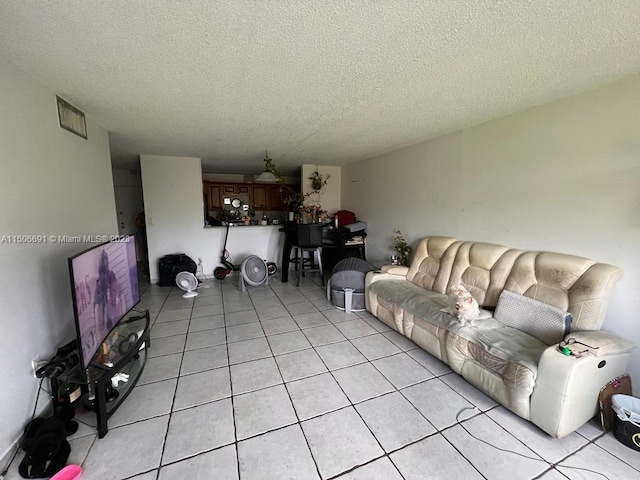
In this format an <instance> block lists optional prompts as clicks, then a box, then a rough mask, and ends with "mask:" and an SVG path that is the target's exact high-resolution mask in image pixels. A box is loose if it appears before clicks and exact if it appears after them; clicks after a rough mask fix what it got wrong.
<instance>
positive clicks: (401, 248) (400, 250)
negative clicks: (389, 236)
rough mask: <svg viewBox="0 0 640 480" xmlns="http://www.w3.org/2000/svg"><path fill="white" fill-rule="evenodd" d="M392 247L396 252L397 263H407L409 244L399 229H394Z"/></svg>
mask: <svg viewBox="0 0 640 480" xmlns="http://www.w3.org/2000/svg"><path fill="white" fill-rule="evenodd" d="M393 249H394V250H395V251H396V253H397V254H398V264H399V265H407V263H408V261H409V254H410V253H411V246H410V245H409V244H408V243H407V242H406V240H405V239H404V237H403V236H402V233H400V230H396V235H395V237H393Z"/></svg>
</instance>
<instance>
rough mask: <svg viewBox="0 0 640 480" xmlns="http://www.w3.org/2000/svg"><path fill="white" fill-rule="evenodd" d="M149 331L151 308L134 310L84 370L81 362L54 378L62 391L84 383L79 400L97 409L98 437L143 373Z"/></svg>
mask: <svg viewBox="0 0 640 480" xmlns="http://www.w3.org/2000/svg"><path fill="white" fill-rule="evenodd" d="M149 331H150V321H149V311H148V310H145V311H144V312H142V313H140V312H132V313H131V314H130V315H129V316H128V317H126V318H125V319H123V320H122V321H120V323H118V325H116V326H115V327H114V329H113V330H112V331H111V333H110V334H109V336H108V337H107V339H106V340H105V341H104V342H103V344H102V346H101V347H100V348H99V349H98V352H97V353H96V354H95V355H94V357H93V358H92V360H91V362H90V363H89V366H88V367H87V369H86V370H85V371H84V372H83V371H82V368H81V367H80V366H79V365H78V366H77V367H76V368H74V369H72V370H70V371H69V372H65V374H63V375H61V376H60V377H59V378H56V379H52V382H53V381H54V380H55V381H56V382H57V385H56V387H57V389H58V391H65V390H67V391H68V390H72V389H73V388H75V387H81V389H82V391H83V392H85V394H84V395H83V396H82V398H81V399H78V400H77V403H79V404H81V405H84V408H85V410H93V411H94V412H95V414H96V420H97V429H98V438H102V437H104V436H105V435H106V434H107V432H108V431H109V428H108V424H107V421H108V419H109V418H110V417H111V415H113V414H114V413H115V411H116V410H117V408H118V407H119V406H120V405H121V404H122V402H124V400H125V399H126V398H127V396H128V395H129V393H130V392H131V390H132V389H133V387H134V386H135V385H136V383H137V382H138V379H139V378H140V375H141V374H142V370H143V369H144V365H145V363H146V361H147V349H148V348H149V346H150V341H149ZM58 403H59V399H58V398H54V406H56V407H57V404H58ZM74 403H75V402H74Z"/></svg>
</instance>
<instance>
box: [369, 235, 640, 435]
mask: <svg viewBox="0 0 640 480" xmlns="http://www.w3.org/2000/svg"><path fill="white" fill-rule="evenodd" d="M621 277H622V270H620V269H619V268H617V267H614V266H613V265H606V264H601V263H596V262H594V261H591V260H589V259H586V258H582V257H576V256H572V255H565V254H559V253H550V252H528V251H522V250H516V249H511V248H507V247H503V246H500V245H493V244H487V243H479V242H463V241H458V240H456V239H454V238H448V237H429V238H425V239H423V240H422V241H421V242H420V244H419V245H418V247H417V248H416V251H415V254H414V257H413V260H412V262H411V265H410V267H397V266H396V267H391V266H388V267H383V269H382V271H381V272H370V273H369V274H367V278H366V287H365V289H366V290H365V296H366V305H367V310H368V311H369V312H371V313H372V314H373V315H375V316H376V317H377V318H379V319H380V320H381V321H383V322H384V323H386V324H387V325H389V326H390V327H392V328H393V329H395V330H397V331H398V332H400V333H401V334H403V335H405V336H407V337H408V338H410V339H411V340H413V341H414V342H415V343H416V344H417V345H419V346H420V347H422V348H423V349H424V350H426V351H427V352H429V353H430V354H431V355H433V356H435V357H437V358H439V359H440V360H442V361H443V362H445V363H447V364H448V365H449V366H450V367H451V368H452V370H454V371H455V372H457V373H458V374H460V375H462V376H463V377H464V378H465V379H466V380H467V381H468V382H470V383H471V384H473V385H474V386H476V387H477V388H479V389H480V390H482V391H483V392H485V393H486V394H487V395H489V396H490V397H492V398H493V399H495V400H496V401H497V402H499V403H500V404H502V405H504V406H505V407H507V408H508V409H510V410H512V411H513V412H515V413H516V414H517V415H519V416H521V417H523V418H525V419H527V420H530V421H531V422H533V423H534V424H535V425H537V426H538V427H540V428H541V429H542V430H544V431H545V432H547V433H548V434H549V435H552V436H554V437H563V436H565V435H567V434H569V433H571V432H572V431H574V430H575V429H576V428H578V427H580V426H581V425H582V424H584V423H585V422H586V421H588V420H589V419H590V418H592V417H593V416H594V415H595V414H596V412H597V397H598V392H599V391H600V389H601V388H602V386H603V385H605V384H606V383H607V382H608V381H609V380H611V379H613V378H615V377H616V376H618V375H620V374H622V373H624V372H625V371H626V367H627V361H628V358H629V354H630V352H631V351H632V350H633V349H634V348H635V345H633V343H631V342H629V341H627V340H625V339H623V338H620V337H617V336H615V335H613V334H611V333H607V332H605V331H602V330H600V328H601V326H602V323H603V321H604V317H605V313H606V309H607V305H608V303H609V299H610V297H611V294H612V289H613V286H614V284H615V283H616V282H617V281H618V280H619V279H620V278H621ZM458 282H460V283H462V284H463V285H465V286H466V287H467V289H468V290H469V291H470V292H471V294H472V295H473V296H474V297H475V298H476V299H477V300H478V302H479V304H480V306H481V308H487V310H489V311H492V308H491V307H495V306H496V305H497V304H498V300H499V298H500V295H501V292H502V291H503V290H508V291H510V292H515V293H516V294H520V295H523V296H525V297H529V298H533V299H536V300H539V301H541V302H544V303H545V304H550V305H553V306H555V307H558V308H559V309H561V310H562V311H564V312H569V313H570V314H571V315H572V316H573V320H572V323H571V327H570V332H569V333H568V334H567V335H566V337H565V338H566V339H569V338H572V339H574V341H575V342H576V343H573V344H571V345H569V347H570V350H571V351H570V352H567V351H565V352H564V353H563V352H561V351H560V349H559V348H558V344H557V343H555V344H552V345H548V344H546V343H544V342H543V341H541V340H539V339H538V338H536V337H535V336H533V335H531V334H529V333H527V332H526V331H523V330H527V328H523V329H522V330H521V329H517V328H513V327H511V326H507V325H505V324H504V323H503V322H500V321H498V320H496V319H495V318H494V317H493V316H492V315H493V313H489V314H487V315H485V316H488V317H489V318H485V319H483V320H476V322H475V323H474V325H472V326H469V325H465V326H463V325H460V323H459V322H458V320H457V319H456V318H455V317H453V316H452V315H450V314H448V313H445V312H443V311H442V310H441V309H442V308H443V307H445V306H446V299H447V296H446V292H448V291H449V288H450V287H451V286H452V285H454V284H456V283H458ZM524 300H525V302H526V301H529V302H531V300H527V299H524ZM531 303H536V302H531ZM496 316H497V315H496ZM529 322H530V323H535V322H536V320H535V312H534V320H529ZM560 339H562V337H560ZM560 339H559V340H560ZM567 353H569V355H567Z"/></svg>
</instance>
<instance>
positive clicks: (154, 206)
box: [140, 155, 284, 283]
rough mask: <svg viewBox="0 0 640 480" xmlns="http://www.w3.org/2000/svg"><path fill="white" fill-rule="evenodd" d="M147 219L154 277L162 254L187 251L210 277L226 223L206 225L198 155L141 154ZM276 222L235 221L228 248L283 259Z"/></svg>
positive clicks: (235, 254) (239, 255)
mask: <svg viewBox="0 0 640 480" xmlns="http://www.w3.org/2000/svg"><path fill="white" fill-rule="evenodd" d="M140 167H141V169H142V187H143V191H144V206H145V213H146V219H147V239H148V242H149V261H150V273H151V282H152V283H156V282H157V281H158V259H159V258H160V257H162V256H164V255H167V254H170V253H186V254H187V255H188V256H190V257H191V258H192V259H193V260H195V261H196V262H198V258H202V265H203V271H204V274H205V275H206V276H207V277H211V276H212V274H213V269H214V268H215V267H217V266H219V265H220V261H219V260H220V251H221V247H222V242H223V241H224V230H225V229H224V228H223V227H212V228H203V227H204V213H203V212H204V210H203V208H204V205H203V197H202V169H201V161H200V159H199V158H191V157H167V156H157V155H140ZM278 228H279V227H278V226H266V227H260V226H251V227H232V228H231V230H230V232H229V241H228V245H227V249H228V250H229V253H230V254H231V260H232V261H233V262H234V263H236V264H240V263H241V262H242V260H244V258H246V257H247V256H249V255H258V256H260V257H261V258H264V259H266V260H268V261H272V262H277V263H278V265H279V264H280V259H281V256H282V243H283V241H284V234H282V233H280V232H278Z"/></svg>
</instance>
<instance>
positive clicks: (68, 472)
mask: <svg viewBox="0 0 640 480" xmlns="http://www.w3.org/2000/svg"><path fill="white" fill-rule="evenodd" d="M81 473H82V468H80V466H79V465H67V466H66V467H64V468H63V469H62V470H60V471H59V472H58V473H56V474H55V475H54V476H53V477H51V480H78V479H79V478H80V474H81Z"/></svg>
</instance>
